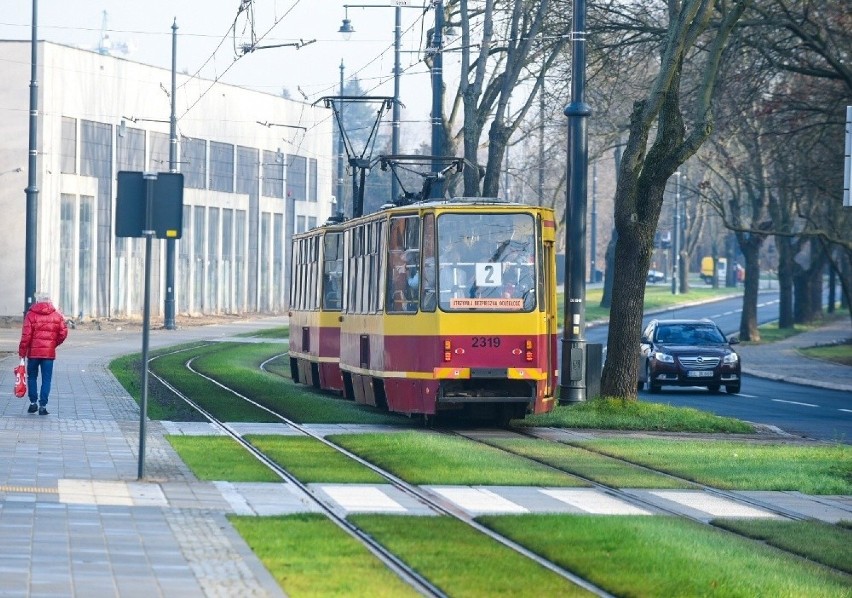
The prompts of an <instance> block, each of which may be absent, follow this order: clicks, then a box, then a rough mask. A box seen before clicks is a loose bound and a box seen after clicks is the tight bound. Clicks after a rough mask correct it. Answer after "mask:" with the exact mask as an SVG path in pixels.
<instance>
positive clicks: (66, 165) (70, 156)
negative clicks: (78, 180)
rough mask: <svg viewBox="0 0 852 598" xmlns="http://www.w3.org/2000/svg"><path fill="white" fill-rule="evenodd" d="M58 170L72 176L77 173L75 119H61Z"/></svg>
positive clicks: (65, 117) (64, 117)
mask: <svg viewBox="0 0 852 598" xmlns="http://www.w3.org/2000/svg"><path fill="white" fill-rule="evenodd" d="M61 152H62V154H61V156H60V164H59V169H60V170H61V171H62V172H68V173H71V174H74V173H76V172H77V119H76V118H69V117H67V116H63V117H62V149H61Z"/></svg>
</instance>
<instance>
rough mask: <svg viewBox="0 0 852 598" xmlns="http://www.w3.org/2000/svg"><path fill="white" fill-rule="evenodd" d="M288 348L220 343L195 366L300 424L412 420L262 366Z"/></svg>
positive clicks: (282, 360) (271, 345)
mask: <svg viewBox="0 0 852 598" xmlns="http://www.w3.org/2000/svg"><path fill="white" fill-rule="evenodd" d="M285 349H286V347H285V346H284V345H282V344H281V343H219V350H218V351H215V352H211V353H208V354H205V355H204V356H203V357H202V358H199V359H198V360H196V361H195V362H193V366H194V367H195V368H196V369H197V370H198V371H199V372H202V373H204V374H205V375H207V376H210V377H211V378H213V379H215V380H217V381H219V382H221V383H222V384H225V385H227V386H229V387H231V388H233V389H234V390H236V391H237V392H239V393H241V394H243V395H245V396H248V397H251V398H252V399H253V400H255V401H257V402H258V403H260V404H261V405H264V406H266V407H268V408H269V409H272V410H273V411H275V412H277V413H280V414H281V415H283V416H284V417H286V418H288V419H292V420H293V421H296V422H299V423H366V424H391V423H395V424H408V423H410V420H409V419H408V418H405V417H403V416H400V415H393V414H388V413H385V412H382V411H379V410H377V409H375V408H372V407H367V406H364V405H358V404H356V403H354V402H353V401H347V400H344V399H342V398H341V397H339V396H336V395H332V394H329V393H321V392H318V391H315V390H313V389H310V388H308V387H305V386H298V385H295V384H293V382H291V381H290V380H285V379H284V378H281V377H280V376H277V375H274V374H272V373H270V372H264V371H262V370H261V369H260V364H261V363H263V362H265V361H266V360H268V359H269V358H270V357H272V356H274V355H278V354H280V353H281V352H282V351H285ZM286 359H287V358H286V356H285V357H283V358H280V359H278V360H275V363H278V362H282V363H285V364H286V363H287V362H286ZM288 368H289V366H288Z"/></svg>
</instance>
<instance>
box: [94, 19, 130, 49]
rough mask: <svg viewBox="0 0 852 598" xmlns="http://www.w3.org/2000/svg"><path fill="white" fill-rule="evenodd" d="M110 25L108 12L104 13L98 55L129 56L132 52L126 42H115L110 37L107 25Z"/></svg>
mask: <svg viewBox="0 0 852 598" xmlns="http://www.w3.org/2000/svg"><path fill="white" fill-rule="evenodd" d="M108 23H109V14H108V13H107V11H104V12H103V19H102V20H101V39H100V41H99V42H98V54H106V55H110V56H111V55H113V54H114V53H115V52H121V53H122V54H127V53H128V52H130V48H129V47H128V46H127V43H126V42H114V41H112V40H111V39H110V37H109V32H108V31H107V24H108Z"/></svg>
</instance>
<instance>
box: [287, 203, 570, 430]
mask: <svg viewBox="0 0 852 598" xmlns="http://www.w3.org/2000/svg"><path fill="white" fill-rule="evenodd" d="M338 226H339V228H337V229H335V231H336V232H338V231H340V230H342V256H341V258H342V259H341V264H340V265H341V266H342V304H341V306H340V312H339V313H335V314H334V315H335V316H338V315H339V316H340V318H339V326H340V327H339V334H340V336H339V343H340V345H339V347H340V353H339V367H340V374H341V377H342V384H343V389H344V390H343V392H344V394H345V395H346V396H347V397H349V398H353V399H354V400H355V401H357V402H359V403H364V404H369V405H374V406H377V407H382V408H387V409H388V410H390V411H394V412H400V413H407V414H422V415H424V416H434V415H436V414H438V413H440V412H442V411H448V410H461V409H463V410H466V411H468V412H470V414H471V415H474V416H477V417H480V416H484V417H488V418H496V419H500V420H507V419H510V418H517V417H523V416H524V415H525V414H526V413H542V412H546V411H550V410H551V409H552V408H553V405H554V401H555V399H554V393H555V390H556V384H557V381H556V376H557V371H558V366H557V358H556V342H557V330H556V283H555V276H556V266H555V254H554V251H555V249H554V240H555V223H554V218H553V211H552V210H550V209H549V208H542V207H537V206H527V205H522V204H515V203H509V202H503V201H499V200H496V199H485V198H457V199H453V200H448V201H430V202H423V203H417V204H412V205H407V206H397V207H392V208H389V209H385V210H382V211H380V212H376V213H374V214H370V215H367V216H363V217H360V218H355V219H352V220H348V221H346V222H345V223H342V224H340V225H338ZM312 234H313V235H319V234H321V233H319V232H313V233H306V234H305V235H301V236H299V237H296V238H295V241H294V246H295V243H299V242H300V241H302V240H303V239H307V238H311V235H312ZM299 250H300V251H301V248H300V249H299ZM298 263H299V262H298V260H297V259H296V249H295V248H294V261H293V264H294V271H293V274H294V276H295V274H296V267H297V264H298ZM293 280H295V278H294V279H293ZM318 311H320V313H321V310H318ZM292 314H293V315H291V350H290V355H291V363H292V361H293V359H296V362H297V363H299V359H300V357H299V356H300V353H299V348H298V347H299V344H298V343H294V342H293V338H292V336H293V334H294V333H295V334H296V335H297V337H298V335H299V327H298V325H294V319H296V318H297V316H301V312H300V311H299V310H294V311H293V312H292ZM314 317H316V318H320V319H321V318H322V316H321V315H320V314H317V315H315V316H314ZM329 322H330V320H329ZM320 328H322V326H320ZM297 340H298V339H297ZM302 353H304V351H302ZM298 374H299V377H298V380H299V381H301V382H307V381H308V380H309V378H308V377H307V376H306V372H305V373H303V371H302V370H299V371H298ZM294 378H295V376H294ZM319 385H320V386H321V387H322V386H323V383H322V382H320V384H319Z"/></svg>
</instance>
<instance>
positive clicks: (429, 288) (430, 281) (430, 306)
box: [420, 214, 438, 311]
mask: <svg viewBox="0 0 852 598" xmlns="http://www.w3.org/2000/svg"><path fill="white" fill-rule="evenodd" d="M422 254H423V276H422V281H421V283H422V284H421V289H420V292H421V295H420V309H421V310H423V311H435V306H436V305H437V303H438V300H437V290H438V289H437V286H436V284H435V283H436V282H437V281H436V280H435V277H436V269H437V268H436V265H435V215H434V214H426V215H425V216H424V217H423V248H422Z"/></svg>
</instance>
